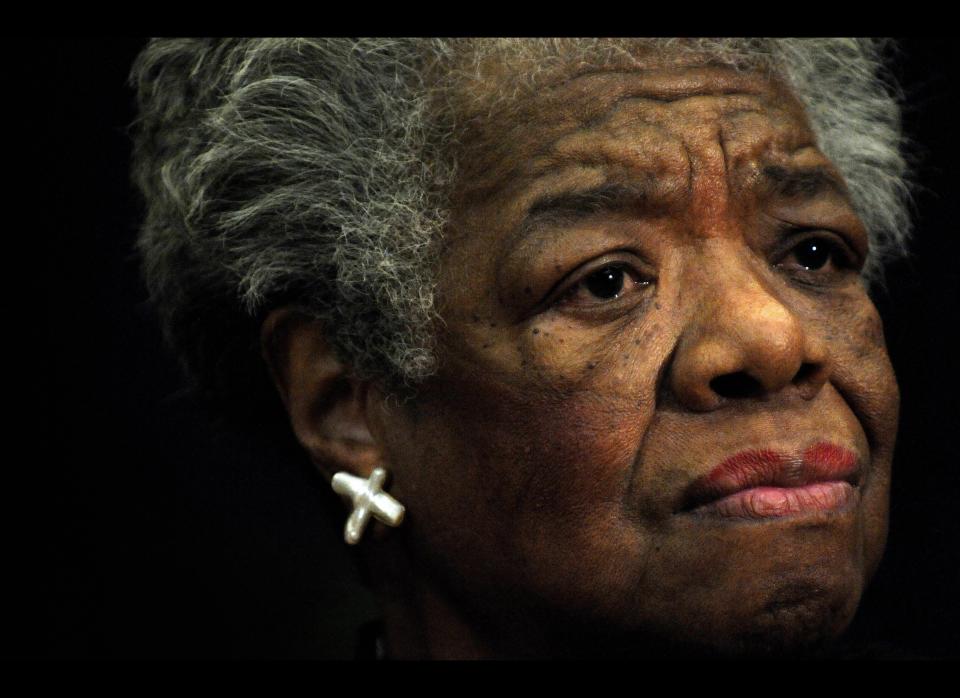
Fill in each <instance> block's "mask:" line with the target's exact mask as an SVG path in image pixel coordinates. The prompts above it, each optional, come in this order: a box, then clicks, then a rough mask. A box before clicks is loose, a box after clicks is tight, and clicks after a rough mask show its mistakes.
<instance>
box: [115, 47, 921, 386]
mask: <svg viewBox="0 0 960 698" xmlns="http://www.w3.org/2000/svg"><path fill="white" fill-rule="evenodd" d="M884 47H885V44H884V42H878V41H872V40H854V39H817V40H810V39H771V40H763V39H717V40H712V39H711V40H668V39H647V40H641V39H636V40H585V39H561V40H548V39H538V40H525V39H523V40H506V39H486V40H484V39H466V40H426V39H361V40H350V39H235V40H207V39H174V40H155V41H152V42H151V43H150V44H149V45H148V46H147V47H146V48H145V49H144V51H143V52H142V53H141V55H140V56H139V58H138V59H137V61H136V64H135V65H134V67H133V70H132V77H131V80H132V82H133V84H134V85H135V87H136V88H137V91H138V92H137V94H138V101H139V110H140V111H139V113H140V116H139V119H138V121H137V123H136V124H135V144H134V177H135V181H136V182H137V184H138V185H139V187H140V189H141V190H142V192H143V194H144V195H145V198H146V202H147V216H146V221H145V223H144V225H143V228H142V233H141V236H140V240H139V248H140V251H141V253H142V255H143V259H144V269H145V276H146V279H147V283H148V287H149V289H150V291H151V294H152V298H153V300H154V301H155V302H156V304H157V306H158V308H159V310H160V313H161V317H162V320H163V323H164V327H165V332H166V336H167V338H168V339H169V341H170V342H171V343H172V344H173V346H174V347H175V349H176V350H177V351H178V353H179V354H180V356H181V358H182V360H183V363H184V364H185V366H186V368H187V370H188V373H189V374H190V375H192V376H193V377H194V378H196V379H197V380H198V382H199V383H200V384H201V385H203V386H206V387H208V388H213V389H214V390H221V391H222V390H224V389H226V388H230V387H232V388H234V390H235V391H243V392H249V385H250V384H249V381H248V380H245V379H248V378H249V374H251V372H256V371H258V370H262V369H257V368H254V363H256V364H259V349H258V326H259V324H260V322H261V321H262V318H263V316H264V314H265V313H266V312H268V311H269V310H271V309H273V308H276V307H279V306H281V305H288V306H293V307H296V308H299V309H300V310H302V311H303V312H305V313H308V314H310V315H312V316H314V317H316V318H317V319H319V320H320V321H321V322H323V323H324V326H325V328H326V331H327V333H328V338H329V340H330V341H331V343H332V345H333V346H334V347H335V349H336V350H337V352H338V353H339V355H340V356H341V358H342V359H343V360H344V361H346V362H347V363H348V364H349V365H350V366H352V368H353V370H355V371H356V372H357V373H358V374H359V375H362V376H364V377H369V378H375V379H382V380H383V381H385V382H386V383H387V384H389V385H391V386H393V387H399V386H403V385H407V386H411V385H416V383H417V382H419V381H421V380H423V379H424V378H425V377H427V376H429V375H430V374H431V373H432V372H433V371H434V370H435V368H436V357H435V347H434V346H433V344H432V338H433V336H434V325H433V323H434V322H435V321H436V318H435V311H434V291H435V286H434V284H435V282H434V276H435V270H436V265H437V261H438V248H439V241H440V240H441V234H442V231H443V228H444V225H445V222H446V220H447V194H448V191H449V187H450V184H451V182H452V181H453V180H454V176H455V174H456V171H457V166H456V154H455V153H456V149H455V147H453V146H454V144H455V143H456V136H457V134H458V125H459V126H462V125H463V123H464V122H465V121H466V119H467V116H468V115H469V114H470V113H471V112H472V113H473V115H474V116H475V115H478V114H482V113H483V111H482V110H483V109H488V110H489V109H492V108H493V104H492V103H491V102H490V101H489V95H488V96H487V102H486V104H484V105H481V104H479V102H478V100H480V98H479V97H476V98H475V99H474V103H471V102H470V101H469V100H468V91H467V90H464V89H461V90H460V95H459V97H458V98H457V99H459V102H457V104H456V106H455V107H453V106H450V105H451V104H453V102H454V101H455V100H454V99H453V97H451V95H453V94H455V93H456V91H457V85H458V84H460V85H461V88H462V85H463V84H466V83H467V82H469V81H470V80H474V81H475V80H476V78H477V76H478V75H479V73H480V72H481V71H482V66H483V65H484V61H487V60H489V59H490V58H491V57H499V58H509V59H510V62H511V63H512V64H513V65H520V64H521V63H523V61H526V63H527V65H528V67H532V66H536V68H537V70H525V71H520V70H517V71H516V72H517V75H516V76H515V78H516V79H515V80H514V83H513V91H512V92H511V93H509V94H508V93H507V92H506V91H501V93H499V94H498V95H496V97H497V98H499V99H501V101H508V100H509V99H510V97H511V96H512V94H513V93H515V92H516V91H518V90H523V89H532V88H535V85H536V82H537V80H538V75H541V74H546V73H549V72H550V70H551V66H554V67H556V66H560V65H561V64H566V65H570V61H573V60H575V61H578V62H580V63H591V62H592V63H597V62H603V61H609V60H612V59H619V60H623V59H624V57H625V56H626V57H633V56H636V55H639V54H640V53H642V52H643V51H649V50H654V51H658V52H660V53H661V54H665V55H669V54H670V53H671V52H675V53H677V54H680V53H689V52H696V53H697V54H702V55H703V57H704V59H705V60H709V61H710V62H715V63H720V64H725V65H730V66H734V67H736V68H738V69H752V70H765V71H770V72H771V73H774V74H776V75H778V76H779V77H781V78H782V79H785V80H786V81H787V82H788V83H789V84H790V85H791V86H792V88H793V90H794V91H795V93H796V94H797V96H798V97H799V98H800V100H801V102H802V103H803V104H804V105H805V107H806V110H807V114H808V116H809V118H810V121H811V124H812V126H813V129H814V131H815V134H816V136H817V138H818V141H819V144H820V147H821V149H822V150H823V151H824V152H825V153H826V154H827V156H828V157H830V158H831V159H832V161H833V162H834V163H835V164H836V165H837V167H838V168H839V169H840V171H841V172H842V173H843V174H844V176H845V178H846V180H847V183H848V186H849V188H850V191H851V194H852V198H853V201H854V203H855V206H856V209H857V211H858V213H859V214H860V216H861V218H862V220H863V221H864V223H865V225H866V226H867V228H868V230H869V232H870V236H871V252H870V257H869V259H868V262H867V265H866V268H865V272H864V274H865V276H866V277H867V279H868V280H871V281H874V282H876V281H878V280H879V279H880V276H881V273H882V265H883V263H884V262H885V260H887V259H888V258H890V257H892V256H895V255H897V254H899V253H902V252H903V251H904V250H905V246H906V240H907V236H908V232H909V219H908V215H907V211H906V201H907V194H906V186H905V182H904V176H905V169H906V168H905V163H904V159H903V156H902V153H901V132H900V123H899V108H898V105H897V95H896V92H895V89H894V88H893V87H892V86H891V83H890V82H889V81H888V80H887V79H885V77H884V75H885V74H884V72H883V64H882V60H881V59H882V54H883V52H884V50H885V48H884ZM521 73H522V74H521ZM444 105H447V106H446V107H444ZM458 119H459V120H458Z"/></svg>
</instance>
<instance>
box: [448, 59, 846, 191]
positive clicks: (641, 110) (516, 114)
mask: <svg viewBox="0 0 960 698" xmlns="http://www.w3.org/2000/svg"><path fill="white" fill-rule="evenodd" d="M515 71H516V68H515V67H513V68H510V67H503V68H501V69H500V70H499V71H498V70H494V69H492V68H489V67H488V68H487V70H486V73H485V74H484V77H483V79H482V80H480V78H479V77H475V79H474V80H473V81H472V83H471V89H473V90H475V94H474V96H473V99H474V112H473V115H472V116H471V118H470V119H468V120H466V122H465V126H464V128H463V131H462V134H461V141H460V153H459V157H458V162H459V170H460V179H459V185H458V188H457V197H462V198H461V199H460V200H461V201H471V200H472V201H477V200H478V199H484V198H488V197H489V196H490V195H492V194H493V193H495V192H502V190H503V188H505V187H510V186H516V185H517V184H518V183H520V182H523V181H529V180H530V179H532V178H538V177H542V176H544V175H545V174H546V173H549V172H551V171H553V172H557V173H559V172H560V171H562V170H564V169H570V168H579V169H581V170H584V169H590V168H593V169H595V170H598V171H599V170H603V172H604V176H603V178H604V179H605V180H609V179H610V178H611V177H615V176H616V175H617V173H618V172H619V173H620V174H621V175H622V177H623V178H625V179H636V178H637V177H644V176H646V177H650V178H653V179H655V180H656V181H657V182H660V183H661V184H662V185H663V186H664V187H667V188H669V186H670V182H671V181H680V180H683V179H689V177H690V175H691V172H692V171H693V170H694V169H696V168H697V167H698V166H701V167H702V166H704V165H706V166H708V167H714V168H717V167H722V168H723V169H724V171H725V172H726V173H728V176H729V177H730V178H731V184H734V185H735V181H736V180H738V179H739V180H748V179H750V178H751V177H755V176H756V173H757V171H758V170H759V169H760V168H762V167H770V166H781V167H815V166H825V167H829V166H830V165H829V163H828V162H827V161H826V159H825V158H824V157H823V156H822V155H821V154H820V153H819V151H817V150H816V143H815V139H814V136H813V133H812V130H811V129H810V126H809V124H808V121H807V119H806V115H805V113H804V110H803V106H802V105H801V104H800V102H799V101H798V100H797V99H796V97H795V96H794V95H793V94H792V92H791V91H790V89H789V88H788V87H787V85H786V84H785V83H784V82H783V81H782V80H780V79H778V78H777V77H776V76H775V75H773V74H772V73H771V72H770V71H769V70H765V69H757V70H745V69H736V68H733V67H728V66H722V65H715V64H710V63H709V62H706V63H705V62H704V61H703V60H700V61H698V60H696V59H695V58H694V57H689V56H688V57H686V59H685V60H684V61H678V60H671V61H663V60H659V59H657V60H655V59H653V58H651V59H649V60H639V59H638V60H634V61H633V62H632V63H630V64H627V63H625V62H624V61H619V62H614V63H612V64H610V65H599V66H597V65H591V66H583V65H575V66H571V67H570V68H569V69H568V70H567V71H566V72H564V71H562V70H560V69H559V68H557V67H555V66H554V67H553V68H551V71H550V75H549V77H543V78H542V79H540V80H539V81H538V80H536V79H529V80H527V81H526V82H524V81H522V80H520V78H518V77H517V75H516V74H515ZM481 84H482V86H481ZM498 84H501V85H502V89H501V90H500V91H499V92H498V91H497V88H498ZM484 95H485V97H484ZM484 100H487V101H488V102H489V106H488V107H487V108H486V109H485V110H482V109H479V108H477V105H478V104H479V103H480V102H482V101H484ZM704 158H708V159H712V160H713V161H714V162H712V163H704V162H702V160H704Z"/></svg>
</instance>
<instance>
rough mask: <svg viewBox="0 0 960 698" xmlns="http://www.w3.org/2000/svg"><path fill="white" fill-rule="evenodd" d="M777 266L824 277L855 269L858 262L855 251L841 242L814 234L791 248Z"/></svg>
mask: <svg viewBox="0 0 960 698" xmlns="http://www.w3.org/2000/svg"><path fill="white" fill-rule="evenodd" d="M777 266H779V267H781V268H783V269H786V270H787V271H790V270H794V271H797V272H799V273H801V274H812V273H816V274H817V276H818V277H822V276H823V275H828V276H829V275H831V274H841V273H842V272H843V271H846V270H850V269H854V268H855V267H856V266H857V264H856V261H855V259H854V256H853V253H851V252H850V251H849V250H848V249H847V248H846V247H845V246H844V245H843V244H842V243H841V242H838V241H836V240H834V239H832V238H830V237H827V236H814V237H808V238H805V239H804V240H801V241H800V242H799V243H797V244H795V245H794V246H793V247H792V248H790V250H789V251H788V252H787V253H786V254H785V255H784V257H783V259H782V261H781V262H780V263H779V264H778V265H777Z"/></svg>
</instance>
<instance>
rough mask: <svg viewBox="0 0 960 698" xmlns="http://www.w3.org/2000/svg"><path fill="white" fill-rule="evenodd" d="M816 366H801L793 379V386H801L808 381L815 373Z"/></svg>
mask: <svg viewBox="0 0 960 698" xmlns="http://www.w3.org/2000/svg"><path fill="white" fill-rule="evenodd" d="M817 368H818V367H817V364H801V366H800V370H799V371H797V375H795V376H794V377H793V384H794V385H802V384H804V383H807V382H809V381H810V379H811V378H813V377H814V375H815V374H816V373H817Z"/></svg>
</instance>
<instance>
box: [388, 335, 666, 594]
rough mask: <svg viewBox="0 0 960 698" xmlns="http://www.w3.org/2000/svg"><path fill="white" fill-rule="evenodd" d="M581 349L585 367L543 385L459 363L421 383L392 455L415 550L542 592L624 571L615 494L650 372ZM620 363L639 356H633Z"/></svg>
mask: <svg viewBox="0 0 960 698" xmlns="http://www.w3.org/2000/svg"><path fill="white" fill-rule="evenodd" d="M547 339H548V340H549V337H548V338H547ZM633 346H635V345H633ZM540 356H541V357H542V354H541V355H540ZM591 356H592V357H593V359H594V360H595V365H594V367H593V368H589V369H588V368H586V367H585V366H584V367H583V368H582V370H581V371H571V372H570V374H568V375H563V374H562V372H561V373H560V375H559V376H558V375H557V373H554V374H553V378H554V379H553V380H551V381H550V382H549V387H546V388H545V387H544V385H545V384H544V382H543V381H541V380H540V379H539V378H538V377H537V374H535V373H534V372H528V373H525V374H522V378H521V379H520V380H519V381H518V382H516V383H513V384H510V385H506V384H503V383H499V384H498V383H495V382H489V383H487V382H482V381H479V379H477V380H470V379H464V378H463V376H474V375H475V374H476V372H475V371H474V372H470V371H467V370H465V367H463V370H456V369H454V370H450V371H447V372H446V375H447V376H448V377H447V378H445V379H443V380H441V381H439V382H438V384H437V386H436V388H435V389H431V390H429V394H428V395H425V397H424V399H423V400H422V401H421V403H420V406H419V408H418V411H419V413H420V419H419V421H418V424H417V428H416V430H415V432H414V433H413V437H412V438H410V439H407V440H405V441H404V442H403V443H397V448H396V455H395V456H392V457H394V458H396V459H397V460H398V461H405V462H406V464H407V465H404V464H403V463H401V464H400V466H399V467H400V469H402V470H404V471H408V472H409V475H405V476H404V479H408V483H409V484H407V485H402V484H401V477H399V476H398V478H397V493H398V494H397V496H398V498H399V497H400V496H401V491H402V490H405V489H406V490H409V491H408V492H406V493H404V496H406V497H407V498H408V499H409V504H408V510H409V512H410V516H409V522H410V523H411V525H413V526H416V527H417V528H416V530H415V531H411V539H413V540H416V541H417V542H416V545H417V546H419V547H421V550H422V554H424V555H426V556H439V557H441V558H443V560H442V561H440V564H442V565H444V566H446V565H448V564H449V565H450V566H451V567H452V566H454V565H455V566H456V571H455V572H451V573H455V574H457V575H458V577H459V578H460V579H463V578H470V579H471V580H472V582H471V583H473V584H477V585H485V586H488V587H503V586H505V585H509V584H516V583H520V584H522V585H523V586H526V587H531V588H539V589H540V590H541V593H542V595H544V596H551V595H556V594H566V593H569V590H570V589H578V588H579V589H584V588H590V587H591V585H593V586H596V585H595V582H596V577H598V576H602V575H603V573H602V572H600V570H601V569H604V568H605V567H613V568H616V569H617V570H618V571H617V572H616V574H622V573H624V572H625V571H626V570H625V569H624V565H629V564H633V563H635V562H636V561H638V560H641V559H642V558H643V556H642V555H641V554H640V551H641V550H642V548H643V546H644V545H645V539H644V537H643V532H642V531H640V530H638V529H637V528H635V527H633V526H632V525H630V524H629V521H628V520H627V519H628V518H629V513H628V507H626V506H625V504H626V503H625V497H626V495H627V492H628V490H629V485H630V482H631V480H632V479H633V478H634V469H635V467H636V465H637V460H638V459H637V454H638V452H639V450H640V446H641V444H642V441H643V437H644V434H645V431H646V428H647V425H648V423H649V421H650V418H651V415H652V405H653V397H652V396H653V384H654V383H655V372H654V376H653V377H652V378H649V379H648V380H647V381H646V382H645V383H640V382H638V381H635V382H634V383H632V384H630V385H625V384H624V383H622V382H618V381H616V380H615V379H614V378H613V377H612V375H611V374H610V372H609V371H608V369H607V368H606V367H607V364H606V363H605V362H606V361H615V360H616V356H600V355H591ZM587 358H589V357H587ZM531 360H532V359H531ZM630 361H631V362H636V363H642V362H640V359H639V358H638V356H637V354H636V353H634V354H631V355H630ZM540 365H541V366H545V364H544V363H543V362H542V361H541V363H540ZM451 375H454V376H458V377H457V378H450V377H449V376H451ZM632 375H635V376H636V375H643V372H642V371H637V370H635V369H634V372H633V374H632ZM466 395H469V396H470V398H469V399H463V398H462V397H458V396H466ZM408 499H402V500H401V501H404V503H405V504H407V502H408ZM558 569H563V570H565V573H564V575H560V576H559V577H558V576H557V574H556V570H558ZM634 576H635V575H634ZM591 578H593V579H591ZM521 580H524V581H522V582H521ZM571 580H579V581H576V582H573V583H571ZM554 587H556V589H555V591H554V592H551V591H549V589H552V588H554Z"/></svg>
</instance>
